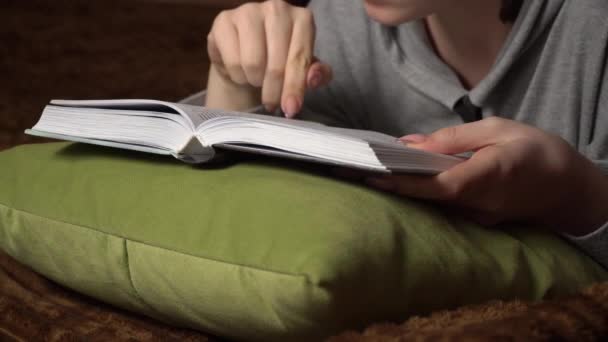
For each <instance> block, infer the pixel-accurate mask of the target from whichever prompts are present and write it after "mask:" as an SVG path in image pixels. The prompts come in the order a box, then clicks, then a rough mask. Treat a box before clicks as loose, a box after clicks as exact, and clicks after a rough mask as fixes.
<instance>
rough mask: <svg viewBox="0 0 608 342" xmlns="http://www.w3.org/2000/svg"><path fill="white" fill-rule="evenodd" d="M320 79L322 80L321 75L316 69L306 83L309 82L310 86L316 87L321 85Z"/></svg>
mask: <svg viewBox="0 0 608 342" xmlns="http://www.w3.org/2000/svg"><path fill="white" fill-rule="evenodd" d="M322 81H323V76H322V75H321V73H320V72H318V71H316V72H314V73H313V74H312V76H311V77H310V82H308V83H309V86H310V88H312V89H316V88H319V87H320V86H321V82H322Z"/></svg>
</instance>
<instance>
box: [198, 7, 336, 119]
mask: <svg viewBox="0 0 608 342" xmlns="http://www.w3.org/2000/svg"><path fill="white" fill-rule="evenodd" d="M314 40H315V24H314V19H313V15H312V13H311V12H310V11H309V10H308V9H306V8H301V7H295V6H291V5H289V4H287V3H286V2H284V1H282V0H271V1H266V2H263V3H247V4H245V5H242V6H241V7H238V8H236V9H233V10H228V11H224V12H221V13H220V14H219V15H218V16H217V18H216V19H215V22H214V23H213V27H212V28H211V32H210V33H209V35H208V37H207V48H208V53H209V57H210V59H211V63H212V66H211V70H210V73H209V75H210V76H209V82H208V93H207V106H210V107H218V108H225V109H240V110H243V109H245V108H247V107H254V106H257V105H258V104H259V103H260V101H261V103H263V104H264V105H265V107H266V108H267V109H268V110H269V111H274V110H275V109H276V108H278V106H279V105H280V106H281V108H282V109H283V112H285V114H286V116H288V117H293V116H294V115H296V113H297V112H299V111H300V110H301V108H302V104H303V101H304V93H305V91H306V89H307V88H317V87H320V86H323V85H325V84H327V83H329V81H331V78H332V71H331V67H330V66H329V65H326V64H323V63H321V62H320V61H318V60H317V59H316V58H315V57H314V56H313V48H314ZM234 107H242V108H234Z"/></svg>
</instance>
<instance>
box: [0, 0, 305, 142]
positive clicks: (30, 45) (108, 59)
mask: <svg viewBox="0 0 608 342" xmlns="http://www.w3.org/2000/svg"><path fill="white" fill-rule="evenodd" d="M242 2H245V1H244V0H177V1H171V0H120V1H119V0H2V1H0V47H1V51H0V75H1V77H0V150H2V149H5V148H8V147H10V146H14V145H18V144H22V143H28V142H35V141H40V140H37V139H36V138H32V137H29V136H26V135H25V134H23V130H25V129H27V128H30V127H31V126H33V125H34V124H35V123H36V121H37V120H38V117H39V115H40V113H41V111H42V109H43V107H44V106H45V105H46V104H47V103H48V102H49V101H50V100H51V99H102V98H152V99H159V100H167V101H178V100H179V99H182V98H184V97H186V96H188V95H189V94H192V93H194V92H196V91H200V90H201V89H203V88H204V86H205V82H206V79H207V71H208V68H209V60H208V57H207V53H206V42H205V37H206V36H207V33H208V32H209V29H210V27H211V24H212V22H213V18H214V17H215V16H216V15H217V13H218V12H219V11H221V10H222V9H225V8H231V7H235V6H237V5H239V4H240V3H242ZM294 2H295V3H299V4H304V3H306V2H307V1H302V0H295V1H294Z"/></svg>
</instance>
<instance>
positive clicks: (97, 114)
mask: <svg viewBox="0 0 608 342" xmlns="http://www.w3.org/2000/svg"><path fill="white" fill-rule="evenodd" d="M26 133H28V134H31V135H37V136H42V137H47V138H55V139H61V140H71V141H77V142H84V143H90V144H97V145H104V146H111V147H117V148H123V149H130V150H137V151H143V152H149V153H157V154H165V155H173V156H175V157H176V158H178V159H180V160H183V161H185V162H188V163H204V162H207V161H209V160H211V159H213V158H214V156H215V155H216V153H217V152H218V151H221V150H237V151H242V152H250V153H257V154H263V155H269V156H276V157H281V158H290V159H298V160H305V161H311V162H318V163H324V164H330V165H335V166H342V167H349V168H355V169H362V170H367V171H374V172H384V173H390V172H394V173H423V174H436V173H439V172H442V171H444V170H446V169H448V168H450V167H452V166H454V165H456V164H458V163H460V162H461V161H462V160H463V159H462V158H459V157H455V156H448V155H440V154H433V153H428V152H424V151H419V150H415V149H411V148H407V147H405V146H404V145H403V144H402V143H400V142H398V141H397V139H396V138H395V137H392V136H389V135H385V134H382V133H377V132H372V131H362V130H353V129H344V128H335V127H329V126H325V125H322V124H319V123H313V122H307V121H300V120H291V119H284V118H279V117H273V116H267V115H259V114H251V113H241V112H229V111H220V110H214V109H209V108H205V107H198V106H191V105H185V104H177V103H170V102H162V101H154V100H89V101H66V100H53V101H51V104H49V105H47V106H46V107H45V108H44V112H43V113H42V117H41V118H40V121H39V122H38V123H37V124H36V125H35V126H34V127H33V128H32V129H30V130H27V131H26Z"/></svg>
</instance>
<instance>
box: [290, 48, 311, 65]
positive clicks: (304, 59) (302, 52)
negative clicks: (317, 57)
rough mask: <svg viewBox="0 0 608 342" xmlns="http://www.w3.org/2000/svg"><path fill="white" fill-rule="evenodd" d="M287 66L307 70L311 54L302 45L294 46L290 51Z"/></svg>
mask: <svg viewBox="0 0 608 342" xmlns="http://www.w3.org/2000/svg"><path fill="white" fill-rule="evenodd" d="M290 54H291V56H290V58H289V62H288V63H289V66H290V67H293V68H297V69H299V70H307V69H308V67H309V66H310V64H312V56H311V55H310V52H309V51H308V50H307V49H306V48H305V47H304V46H298V47H295V48H294V50H293V51H290Z"/></svg>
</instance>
